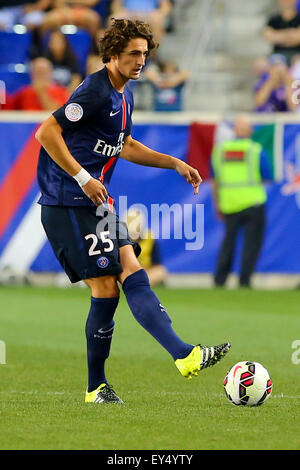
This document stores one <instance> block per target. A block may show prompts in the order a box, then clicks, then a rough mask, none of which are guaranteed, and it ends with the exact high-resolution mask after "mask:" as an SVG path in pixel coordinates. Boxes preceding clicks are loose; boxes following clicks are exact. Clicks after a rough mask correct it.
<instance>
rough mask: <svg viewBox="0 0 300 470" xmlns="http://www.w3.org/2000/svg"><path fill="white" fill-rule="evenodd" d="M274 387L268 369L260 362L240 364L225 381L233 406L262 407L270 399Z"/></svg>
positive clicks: (225, 388) (232, 369) (227, 394)
mask: <svg viewBox="0 0 300 470" xmlns="http://www.w3.org/2000/svg"><path fill="white" fill-rule="evenodd" d="M272 386H273V384H272V381H271V379H270V376H269V373H268V371H267V369H265V368H264V367H263V366H262V365H261V364H260V363H259V362H250V361H243V362H238V363H237V364H235V365H234V366H233V367H232V368H231V369H230V371H229V372H228V373H227V374H226V377H225V379H224V390H225V394H226V396H227V398H228V399H229V401H230V402H231V403H232V404H233V405H244V406H259V405H262V404H263V403H264V402H265V401H266V400H267V399H268V398H269V397H270V395H271V392H272Z"/></svg>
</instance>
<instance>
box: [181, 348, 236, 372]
mask: <svg viewBox="0 0 300 470" xmlns="http://www.w3.org/2000/svg"><path fill="white" fill-rule="evenodd" d="M230 348H231V345H230V343H223V344H219V345H218V346H202V345H201V344H198V345H197V346H195V347H194V348H193V349H192V351H191V352H190V354H189V355H188V356H187V357H185V358H183V359H177V360H176V361H175V365H176V367H177V368H178V369H179V372H180V373H181V375H183V377H187V378H188V379H191V378H192V377H193V375H198V372H199V371H200V370H202V369H206V368H207V367H211V366H213V365H215V364H217V363H218V362H219V361H220V360H221V359H223V357H224V356H225V354H226V353H227V352H228V351H229V349H230Z"/></svg>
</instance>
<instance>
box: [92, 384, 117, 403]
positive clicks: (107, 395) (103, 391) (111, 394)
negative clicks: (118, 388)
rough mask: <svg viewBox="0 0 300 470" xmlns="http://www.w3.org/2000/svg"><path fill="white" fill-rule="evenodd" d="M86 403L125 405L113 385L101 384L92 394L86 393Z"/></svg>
mask: <svg viewBox="0 0 300 470" xmlns="http://www.w3.org/2000/svg"><path fill="white" fill-rule="evenodd" d="M85 403H122V404H123V403H124V402H123V400H121V398H119V397H118V395H117V394H116V392H115V391H114V390H113V388H112V386H111V385H108V384H105V383H104V384H101V385H99V387H98V388H96V390H93V391H92V392H88V391H86V392H85Z"/></svg>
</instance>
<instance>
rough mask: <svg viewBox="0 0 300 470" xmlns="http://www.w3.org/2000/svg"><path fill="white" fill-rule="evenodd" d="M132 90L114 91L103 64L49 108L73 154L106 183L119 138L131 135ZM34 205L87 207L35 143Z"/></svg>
mask: <svg viewBox="0 0 300 470" xmlns="http://www.w3.org/2000/svg"><path fill="white" fill-rule="evenodd" d="M132 110H133V96H132V92H131V91H130V90H129V88H128V87H127V86H126V87H125V89H124V93H119V92H118V91H117V90H116V89H115V88H114V87H113V86H112V84H111V82H110V80H109V77H108V71H107V68H106V67H104V68H103V69H102V70H100V71H99V72H96V73H94V74H92V75H89V76H88V77H87V78H86V79H85V80H84V81H83V82H82V84H81V85H80V86H79V87H78V88H77V89H76V90H75V92H74V93H73V95H72V96H71V98H70V99H69V100H68V102H67V103H66V104H65V105H64V106H62V107H61V108H59V109H58V110H57V111H55V112H54V113H53V116H54V117H55V119H56V120H57V122H58V123H59V125H60V126H61V127H62V129H63V134H62V135H63V138H64V140H65V142H66V145H67V147H68V149H69V151H70V153H71V154H72V155H73V157H74V158H75V159H76V160H77V161H78V162H79V163H80V164H81V165H82V167H83V168H85V169H86V170H87V171H88V172H89V173H90V174H91V175H92V176H93V177H94V178H97V179H100V181H101V182H102V183H103V184H104V185H105V186H106V188H107V186H108V184H109V181H110V179H111V176H112V173H113V170H114V168H115V165H116V162H117V158H118V157H119V155H120V153H121V150H122V148H123V145H124V141H125V138H126V137H127V136H128V135H130V134H131V126H132V122H131V115H132ZM37 176H38V183H39V186H40V190H41V193H42V194H41V197H40V200H39V203H40V204H42V205H43V204H44V205H52V206H93V205H94V203H93V202H92V201H91V200H90V199H89V198H88V197H87V196H86V195H85V194H84V192H83V191H82V189H81V188H80V186H79V185H78V183H77V182H76V181H75V180H74V178H72V177H71V176H70V175H68V174H67V173H66V172H65V171H64V170H63V169H62V168H60V167H59V166H58V165H57V164H56V163H55V162H54V161H53V160H52V158H51V157H50V156H49V155H48V153H47V152H46V150H45V149H44V148H43V147H41V151H40V156H39V162H38V172H37Z"/></svg>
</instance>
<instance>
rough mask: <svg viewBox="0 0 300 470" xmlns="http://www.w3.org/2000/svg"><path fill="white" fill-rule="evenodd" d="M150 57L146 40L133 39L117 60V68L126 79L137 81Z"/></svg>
mask: <svg viewBox="0 0 300 470" xmlns="http://www.w3.org/2000/svg"><path fill="white" fill-rule="evenodd" d="M147 55H148V43H147V40H146V39H144V38H135V39H131V40H130V41H129V43H128V45H127V47H126V48H125V50H124V51H123V52H121V54H120V55H119V56H118V58H117V67H118V70H119V72H120V73H121V75H123V76H124V77H125V78H126V79H128V80H129V79H131V80H137V79H138V78H139V77H140V74H141V71H142V68H143V67H144V65H145V61H146V58H147Z"/></svg>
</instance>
